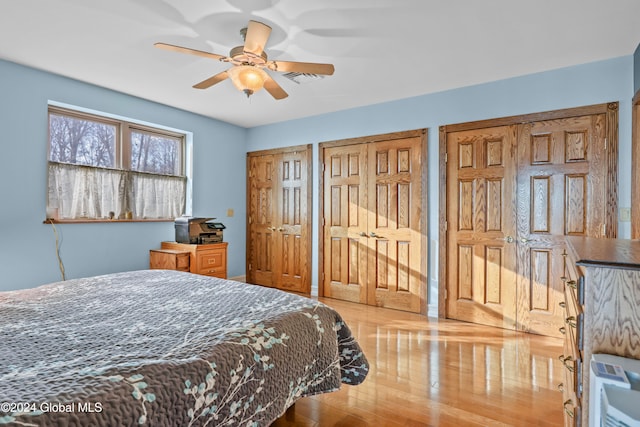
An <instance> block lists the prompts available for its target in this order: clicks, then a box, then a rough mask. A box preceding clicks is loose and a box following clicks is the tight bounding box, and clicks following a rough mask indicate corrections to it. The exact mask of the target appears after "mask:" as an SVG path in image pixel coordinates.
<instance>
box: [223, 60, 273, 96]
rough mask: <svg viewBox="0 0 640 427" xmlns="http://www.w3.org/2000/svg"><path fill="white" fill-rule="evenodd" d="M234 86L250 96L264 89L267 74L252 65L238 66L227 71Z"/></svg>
mask: <svg viewBox="0 0 640 427" xmlns="http://www.w3.org/2000/svg"><path fill="white" fill-rule="evenodd" d="M227 74H228V75H229V77H230V78H231V82H233V85H234V86H235V87H236V88H237V89H238V90H239V91H241V92H244V93H246V94H247V96H250V95H251V94H253V93H254V92H257V91H259V90H260V89H262V88H263V87H264V81H265V80H266V79H267V73H266V72H265V71H264V70H263V69H261V68H258V67H253V66H251V65H238V66H235V67H231V68H230V69H229V70H227Z"/></svg>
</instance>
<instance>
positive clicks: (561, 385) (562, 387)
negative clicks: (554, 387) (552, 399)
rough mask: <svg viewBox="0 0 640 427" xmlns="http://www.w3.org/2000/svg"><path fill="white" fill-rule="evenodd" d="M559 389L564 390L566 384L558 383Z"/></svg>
mask: <svg viewBox="0 0 640 427" xmlns="http://www.w3.org/2000/svg"><path fill="white" fill-rule="evenodd" d="M558 391H564V384H563V383H560V384H558Z"/></svg>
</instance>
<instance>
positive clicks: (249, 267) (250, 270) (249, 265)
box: [249, 263, 251, 271]
mask: <svg viewBox="0 0 640 427" xmlns="http://www.w3.org/2000/svg"><path fill="white" fill-rule="evenodd" d="M249 271H251V263H249Z"/></svg>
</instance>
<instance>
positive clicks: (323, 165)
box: [322, 163, 325, 172]
mask: <svg viewBox="0 0 640 427" xmlns="http://www.w3.org/2000/svg"><path fill="white" fill-rule="evenodd" d="M324 168H325V164H324V163H323V164H322V172H324Z"/></svg>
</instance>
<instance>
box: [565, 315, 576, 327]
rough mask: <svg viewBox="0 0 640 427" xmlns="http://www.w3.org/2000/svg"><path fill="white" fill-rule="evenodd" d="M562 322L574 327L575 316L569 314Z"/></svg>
mask: <svg viewBox="0 0 640 427" xmlns="http://www.w3.org/2000/svg"><path fill="white" fill-rule="evenodd" d="M564 323H566V324H567V325H569V326H571V327H572V328H574V329H575V328H576V316H569V317H567V318H566V319H564Z"/></svg>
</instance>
